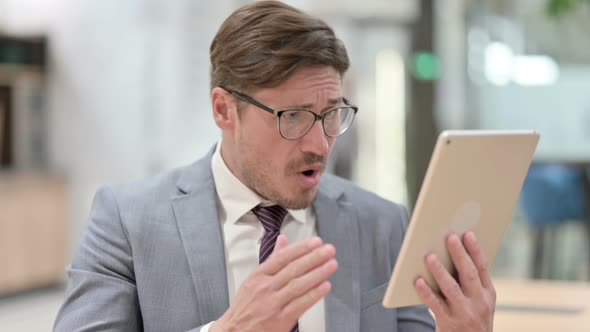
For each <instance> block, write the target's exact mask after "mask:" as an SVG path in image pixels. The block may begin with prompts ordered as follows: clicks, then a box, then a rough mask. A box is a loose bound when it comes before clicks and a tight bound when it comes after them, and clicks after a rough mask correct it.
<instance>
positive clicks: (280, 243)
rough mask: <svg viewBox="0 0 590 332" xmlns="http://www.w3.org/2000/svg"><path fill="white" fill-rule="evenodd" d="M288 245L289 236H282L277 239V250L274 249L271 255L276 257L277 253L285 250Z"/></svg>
mask: <svg viewBox="0 0 590 332" xmlns="http://www.w3.org/2000/svg"><path fill="white" fill-rule="evenodd" d="M288 244H289V239H288V238H287V236H286V235H284V234H280V235H279V236H278V237H277V242H276V244H275V248H274V249H273V252H272V254H271V255H274V254H275V253H276V252H277V251H279V250H281V249H283V248H285V247H286V246H287V245H288Z"/></svg>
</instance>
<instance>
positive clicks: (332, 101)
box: [283, 97, 344, 111]
mask: <svg viewBox="0 0 590 332" xmlns="http://www.w3.org/2000/svg"><path fill="white" fill-rule="evenodd" d="M341 102H344V97H339V98H330V99H328V107H326V108H324V109H323V110H322V111H325V110H327V109H328V108H330V107H332V106H334V105H337V104H339V103H341ZM313 106H314V104H309V103H308V104H299V105H293V106H289V107H283V109H290V108H305V109H311V108H312V107H313Z"/></svg>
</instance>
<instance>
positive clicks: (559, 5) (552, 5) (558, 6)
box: [545, 0, 590, 18]
mask: <svg viewBox="0 0 590 332" xmlns="http://www.w3.org/2000/svg"><path fill="white" fill-rule="evenodd" d="M580 5H589V6H590V0H548V1H547V4H546V6H545V11H546V12H547V15H549V16H550V17H553V18H559V17H561V16H563V15H565V14H567V13H570V12H572V11H574V10H576V9H577V8H578V7H579V6H580Z"/></svg>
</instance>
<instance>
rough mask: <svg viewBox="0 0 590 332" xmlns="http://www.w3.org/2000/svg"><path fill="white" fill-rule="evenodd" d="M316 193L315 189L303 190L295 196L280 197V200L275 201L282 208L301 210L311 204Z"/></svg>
mask: <svg viewBox="0 0 590 332" xmlns="http://www.w3.org/2000/svg"><path fill="white" fill-rule="evenodd" d="M316 195H317V189H313V190H310V191H305V192H303V193H302V194H300V195H299V196H298V197H296V198H291V199H282V202H280V203H279V202H277V203H278V204H279V205H281V206H283V207H284V208H287V209H291V210H301V209H305V208H308V207H310V206H311V204H312V203H313V201H314V200H315V197H316Z"/></svg>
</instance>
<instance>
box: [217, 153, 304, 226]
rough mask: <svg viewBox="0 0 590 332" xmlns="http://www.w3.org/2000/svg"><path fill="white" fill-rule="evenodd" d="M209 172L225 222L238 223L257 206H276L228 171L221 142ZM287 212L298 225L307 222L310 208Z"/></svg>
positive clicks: (288, 210)
mask: <svg viewBox="0 0 590 332" xmlns="http://www.w3.org/2000/svg"><path fill="white" fill-rule="evenodd" d="M211 170H212V172H213V181H215V188H216V190H217V197H218V199H219V203H220V206H221V209H222V210H223V213H224V214H225V220H226V221H227V222H231V223H236V222H238V220H239V219H240V218H241V217H242V216H243V215H245V214H246V213H248V212H249V211H250V210H252V209H253V208H254V207H256V206H257V205H259V204H262V205H265V206H268V205H274V204H276V203H273V202H271V201H268V200H265V199H263V198H262V197H260V196H259V195H258V194H256V193H255V192H254V191H252V190H251V189H250V188H248V187H247V186H246V185H245V184H244V183H242V181H240V180H239V179H238V178H237V177H236V176H235V175H234V174H233V173H232V172H231V171H230V170H229V168H228V167H227V165H226V163H225V161H224V160H223V157H222V156H221V141H220V142H219V143H217V147H216V148H215V153H214V154H213V158H211ZM287 212H289V215H291V217H292V218H293V219H295V220H296V221H298V222H300V223H305V222H307V220H309V219H310V218H311V213H312V211H311V208H310V207H308V208H305V209H301V210H291V209H287Z"/></svg>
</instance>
